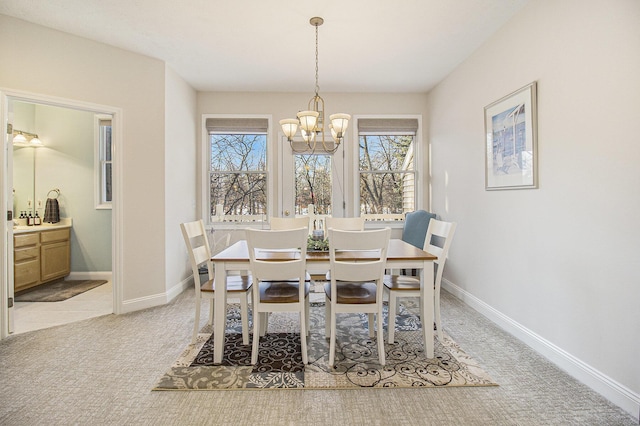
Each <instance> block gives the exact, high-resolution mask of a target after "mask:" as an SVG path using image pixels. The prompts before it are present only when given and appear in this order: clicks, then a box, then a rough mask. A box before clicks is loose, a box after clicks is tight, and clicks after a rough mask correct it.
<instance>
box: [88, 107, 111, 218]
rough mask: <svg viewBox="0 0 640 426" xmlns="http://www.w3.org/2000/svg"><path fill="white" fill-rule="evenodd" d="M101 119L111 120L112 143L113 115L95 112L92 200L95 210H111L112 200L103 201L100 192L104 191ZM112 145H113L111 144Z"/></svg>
mask: <svg viewBox="0 0 640 426" xmlns="http://www.w3.org/2000/svg"><path fill="white" fill-rule="evenodd" d="M101 120H110V121H111V137H112V141H111V143H112V144H113V134H114V133H113V128H114V125H113V116H111V115H107V114H95V115H94V119H93V134H94V144H93V148H94V150H93V152H94V154H93V171H94V173H93V181H94V200H95V206H96V207H95V208H96V210H111V209H112V208H113V207H112V202H103V201H102V193H103V191H104V185H103V179H102V164H101V158H102V146H101V144H100V121H101ZM112 146H113V145H112ZM111 164H112V166H111V167H112V169H111V173H112V174H111V179H112V181H111V188H112V189H113V152H112V153H111Z"/></svg>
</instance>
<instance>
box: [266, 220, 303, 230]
mask: <svg viewBox="0 0 640 426" xmlns="http://www.w3.org/2000/svg"><path fill="white" fill-rule="evenodd" d="M269 221H270V222H271V230H272V231H281V230H284V229H298V228H303V227H304V228H309V218H308V217H307V216H301V217H272V218H271V219H269Z"/></svg>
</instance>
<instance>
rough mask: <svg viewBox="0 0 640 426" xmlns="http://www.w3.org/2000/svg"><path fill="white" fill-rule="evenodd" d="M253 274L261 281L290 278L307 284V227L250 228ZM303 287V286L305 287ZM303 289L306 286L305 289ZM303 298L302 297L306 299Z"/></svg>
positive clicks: (250, 255) (250, 257) (247, 232)
mask: <svg viewBox="0 0 640 426" xmlns="http://www.w3.org/2000/svg"><path fill="white" fill-rule="evenodd" d="M246 234H247V248H248V249H249V263H250V269H251V274H252V275H253V276H254V279H255V282H258V281H290V280H292V279H299V280H300V283H301V284H304V281H305V278H306V262H307V259H306V257H307V235H308V232H307V228H306V227H301V228H297V229H287V230H260V229H247V230H246ZM303 287H304V286H303ZM302 291H303V292H304V288H302ZM303 299H304V297H303V298H302V299H300V300H303Z"/></svg>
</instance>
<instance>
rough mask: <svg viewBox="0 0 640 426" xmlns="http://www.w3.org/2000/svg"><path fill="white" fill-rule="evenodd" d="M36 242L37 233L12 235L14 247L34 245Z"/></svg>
mask: <svg viewBox="0 0 640 426" xmlns="http://www.w3.org/2000/svg"><path fill="white" fill-rule="evenodd" d="M36 244H38V233H37V232H34V233H31V234H20V235H14V236H13V246H14V247H25V246H35V245H36Z"/></svg>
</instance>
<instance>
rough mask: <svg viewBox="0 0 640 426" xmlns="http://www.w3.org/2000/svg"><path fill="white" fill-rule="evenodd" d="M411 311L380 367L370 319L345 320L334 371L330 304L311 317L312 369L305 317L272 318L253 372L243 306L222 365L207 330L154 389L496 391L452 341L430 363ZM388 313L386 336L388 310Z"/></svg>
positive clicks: (235, 312) (439, 345)
mask: <svg viewBox="0 0 640 426" xmlns="http://www.w3.org/2000/svg"><path fill="white" fill-rule="evenodd" d="M412 308H413V310H409V309H406V308H405V307H404V305H400V309H399V312H398V315H397V318H396V321H397V323H396V328H397V329H398V331H397V334H396V341H395V342H394V344H389V343H386V342H385V357H386V364H385V365H384V366H382V365H380V363H379V360H378V349H377V340H376V339H375V338H374V339H371V338H369V333H368V328H367V316H366V315H364V314H340V315H339V316H338V322H337V338H336V361H335V365H334V368H331V367H330V366H329V364H328V362H329V341H328V339H326V338H325V334H324V333H325V320H324V316H325V306H324V303H312V304H311V307H310V309H309V311H310V319H309V323H310V335H309V338H308V339H307V344H308V350H307V354H308V359H309V363H308V364H307V365H304V363H303V362H302V347H301V343H300V325H299V319H298V318H299V316H298V315H297V314H294V313H285V312H276V313H273V314H272V315H271V316H270V318H269V330H268V333H267V334H266V335H265V336H263V337H261V338H260V347H259V356H258V362H257V364H256V365H255V366H253V365H251V342H249V345H243V344H242V334H241V331H242V330H241V321H240V320H241V318H240V313H239V306H234V307H232V308H231V309H229V310H228V313H229V314H228V315H229V321H228V322H227V333H226V334H225V351H224V356H223V360H222V364H221V365H215V364H214V363H213V336H212V333H211V332H212V330H211V327H210V326H207V327H205V328H204V329H203V330H202V332H201V333H200V335H199V336H198V341H197V342H196V343H194V344H190V345H188V346H187V348H186V349H185V350H184V352H183V353H182V354H181V355H180V357H179V358H178V360H177V361H176V362H175V363H174V364H173V366H172V367H171V368H170V369H169V370H168V371H167V373H166V374H165V375H164V376H163V377H162V378H161V379H160V381H159V383H158V384H157V385H156V387H155V388H154V389H155V390H221V389H274V388H278V389H305V390H308V389H358V388H384V389H392V388H400V387H402V388H413V389H418V388H420V387H431V388H442V387H452V386H493V385H496V383H494V382H493V381H492V380H491V378H490V377H489V375H488V374H487V373H486V372H485V371H484V370H483V369H482V368H481V367H480V366H479V365H478V363H477V362H475V361H474V360H473V359H472V358H471V357H469V356H468V355H467V354H466V353H465V352H464V351H463V350H462V349H461V348H460V347H459V346H458V345H457V344H456V343H455V342H454V341H453V340H452V339H451V338H450V337H449V336H448V335H445V339H444V341H443V342H440V341H439V340H436V345H435V357H434V358H431V359H430V358H427V357H426V355H425V353H424V345H423V342H422V341H423V336H422V333H421V325H420V320H419V318H418V316H417V315H416V314H415V312H416V311H415V310H416V309H417V306H414V304H412ZM384 311H385V313H384V314H383V317H384V319H385V321H384V328H385V329H386V327H387V326H386V306H385V309H384ZM251 337H253V336H251Z"/></svg>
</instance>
